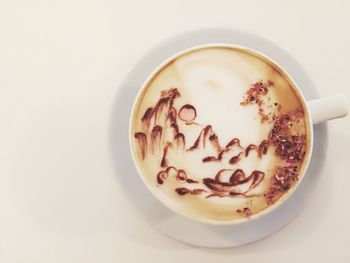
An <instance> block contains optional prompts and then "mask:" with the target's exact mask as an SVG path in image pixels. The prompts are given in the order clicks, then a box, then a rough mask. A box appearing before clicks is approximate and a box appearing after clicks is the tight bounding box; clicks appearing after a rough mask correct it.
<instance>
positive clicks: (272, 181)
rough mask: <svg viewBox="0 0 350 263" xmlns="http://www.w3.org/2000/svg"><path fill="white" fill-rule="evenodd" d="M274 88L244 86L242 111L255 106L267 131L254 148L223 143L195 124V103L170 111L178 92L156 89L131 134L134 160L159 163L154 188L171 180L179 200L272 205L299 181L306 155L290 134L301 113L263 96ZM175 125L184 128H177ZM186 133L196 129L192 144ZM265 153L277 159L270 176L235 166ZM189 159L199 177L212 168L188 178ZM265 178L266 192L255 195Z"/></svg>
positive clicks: (302, 141) (301, 140)
mask: <svg viewBox="0 0 350 263" xmlns="http://www.w3.org/2000/svg"><path fill="white" fill-rule="evenodd" d="M273 86H274V84H273V83H272V82H271V81H269V80H267V81H265V82H263V81H257V82H255V83H253V84H252V85H251V86H250V87H248V89H247V92H246V94H245V96H244V98H243V99H242V101H241V104H240V105H241V107H249V106H250V105H257V109H258V112H257V113H258V115H257V116H258V117H259V118H260V121H261V123H265V122H266V123H269V124H270V126H271V127H272V128H271V131H270V132H269V133H268V136H267V137H266V138H264V139H263V140H262V141H260V142H259V143H258V144H249V145H245V146H243V145H241V142H240V138H236V137H233V138H231V140H229V141H227V142H222V141H220V136H219V135H218V134H216V133H215V127H212V125H211V124H208V123H207V124H203V123H197V122H196V118H197V114H200V112H197V109H196V106H195V105H191V104H184V105H182V106H180V107H175V106H174V105H175V101H176V100H177V99H178V98H179V97H181V94H180V92H179V90H178V89H177V88H169V89H167V90H163V91H161V93H160V97H159V99H158V100H157V102H156V103H155V104H154V105H151V106H150V107H148V108H147V109H146V111H145V112H144V113H143V115H142V118H141V119H140V120H139V121H140V123H141V125H140V126H139V127H141V129H140V131H137V132H135V133H134V134H133V137H134V142H135V144H136V146H137V154H138V156H139V159H140V160H141V161H142V162H146V161H147V158H152V162H154V161H156V162H157V163H158V164H157V165H158V171H157V172H156V173H155V174H154V184H156V185H157V186H158V187H164V186H165V185H166V184H167V181H168V180H169V179H170V178H172V179H175V181H176V184H175V187H173V191H174V192H175V193H176V194H177V195H179V196H181V197H182V198H186V197H189V196H191V197H193V196H195V197H197V198H203V199H208V200H209V199H213V198H220V199H225V198H229V199H230V198H250V199H251V198H254V197H263V198H264V199H265V202H266V204H267V205H271V204H273V203H275V202H276V201H277V200H278V199H279V198H280V197H281V196H282V195H283V194H284V193H285V192H286V191H288V189H290V188H291V187H292V186H293V185H294V184H295V183H296V182H297V180H298V170H299V168H300V165H301V164H302V162H303V159H304V156H305V153H306V136H305V134H300V133H298V134H295V132H294V129H295V127H297V126H298V123H300V121H301V120H302V119H303V117H304V112H303V110H302V109H299V110H294V111H292V112H288V113H283V114H281V105H279V104H278V103H276V102H273V101H271V99H270V97H269V96H268V93H269V89H271V88H273ZM179 124H181V125H179ZM180 126H181V127H186V129H183V130H181V128H180ZM191 130H198V134H197V136H196V138H195V140H192V141H189V140H188V136H187V134H186V131H187V133H188V131H191ZM208 149H210V152H211V153H212V154H210V155H206V156H202V155H201V153H206V154H207V153H208ZM268 150H271V151H273V152H274V153H275V155H276V156H277V157H278V158H279V160H280V163H279V166H277V167H276V169H275V170H274V176H272V177H270V178H268V179H266V178H265V173H266V171H264V170H253V171H251V172H250V173H247V172H246V171H244V169H242V167H240V166H239V165H240V162H242V161H244V160H245V159H247V158H249V156H250V155H252V154H255V155H256V156H257V158H258V159H259V160H261V161H263V159H264V158H265V156H266V154H267V152H268ZM174 153H176V154H177V155H176V156H181V158H182V161H181V162H176V164H175V163H173V161H172V160H173V158H172V156H174ZM172 154H173V155H172ZM190 155H191V157H189V156H190ZM193 156H194V157H193ZM187 157H188V158H187ZM189 158H192V159H193V158H196V159H197V160H196V161H197V162H196V166H200V169H198V173H200V171H201V170H203V169H206V167H209V165H211V164H215V165H216V166H214V167H217V168H215V169H217V170H215V171H213V173H212V174H211V176H208V177H204V178H203V177H201V176H197V175H196V173H195V172H193V171H191V172H190V174H189V172H188V171H187V170H186V167H188V165H183V167H182V166H181V164H182V163H185V162H186V160H187V159H189ZM211 167H213V166H211ZM208 169H209V168H208ZM266 180H268V182H265V184H268V187H267V188H266V191H264V192H263V193H262V192H259V191H256V189H257V188H258V187H259V185H261V184H262V183H264V181H266ZM184 200H185V199H184ZM233 212H234V213H237V214H240V215H241V216H244V217H249V216H250V215H252V213H254V211H253V212H252V211H251V210H250V209H249V207H248V206H245V205H244V206H242V207H240V208H238V209H235V210H234V211H233Z"/></svg>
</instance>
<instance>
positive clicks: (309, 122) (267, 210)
mask: <svg viewBox="0 0 350 263" xmlns="http://www.w3.org/2000/svg"><path fill="white" fill-rule="evenodd" d="M210 47H218V48H220V47H228V48H235V49H241V50H247V51H249V52H252V53H255V54H257V55H259V56H261V57H263V58H264V59H266V60H267V61H269V62H272V63H273V64H274V66H277V67H278V68H279V70H281V71H282V72H283V74H284V75H285V76H286V77H287V78H288V81H289V82H291V83H292V84H293V88H294V89H295V92H296V93H297V95H298V97H299V98H301V102H302V104H303V109H304V114H305V115H306V119H307V130H308V133H309V136H310V138H309V140H308V144H309V146H308V151H307V154H306V155H305V157H304V158H305V159H306V162H304V163H303V167H302V173H300V174H299V176H298V181H297V182H296V183H295V184H294V185H293V186H292V188H290V189H288V191H287V192H286V193H285V194H283V195H282V196H281V197H280V198H279V199H278V200H277V201H276V202H275V203H273V204H271V205H269V206H267V207H266V208H264V209H263V210H261V211H259V212H257V213H256V214H253V215H251V216H249V217H242V218H238V219H237V218H236V219H232V220H213V219H207V218H200V217H195V216H191V215H189V214H186V213H185V212H182V211H179V210H177V209H176V208H175V207H174V206H172V205H170V204H169V202H168V201H167V199H166V198H165V197H163V196H162V195H161V194H160V193H158V192H157V191H156V190H155V189H154V188H153V187H152V186H151V185H150V184H149V183H148V182H147V181H146V179H145V178H144V176H143V172H142V169H141V168H140V167H139V165H138V163H137V161H136V157H135V154H134V150H133V142H132V140H133V136H132V125H133V124H132V120H133V116H134V114H135V108H136V106H137V103H138V101H139V98H140V96H141V95H142V93H143V91H144V89H145V88H146V87H147V85H148V84H149V82H150V81H151V80H152V79H153V78H154V76H155V75H156V74H157V73H158V72H159V71H160V70H162V69H163V68H164V67H165V66H166V65H167V64H168V63H169V62H171V61H172V60H174V59H176V58H177V57H179V56H182V55H185V54H186V53H190V52H192V51H195V50H200V49H204V48H210ZM286 52H288V51H286ZM128 133H129V148H130V152H131V157H132V160H133V163H134V165H135V167H136V170H137V173H138V175H139V177H141V180H142V182H143V184H144V185H145V186H146V188H147V189H148V190H149V191H150V192H151V193H152V195H153V196H154V197H155V198H156V199H157V200H158V201H159V202H161V203H162V204H163V205H164V206H166V207H167V208H168V209H170V210H171V211H172V212H174V213H176V214H178V215H181V216H183V217H185V218H188V219H190V220H193V221H196V222H200V223H205V224H210V225H226V226H227V225H237V224H242V223H247V222H251V221H255V220H257V219H259V218H262V217H264V216H265V215H267V214H269V213H271V212H272V211H274V210H275V209H277V208H278V207H279V206H281V205H282V204H283V203H285V201H287V199H288V198H289V197H290V196H291V195H292V194H293V193H294V192H295V190H296V189H297V188H298V187H299V185H300V184H301V182H302V180H303V178H304V177H305V174H306V172H307V169H308V167H309V164H310V161H311V157H312V151H313V145H314V134H313V124H312V119H311V115H310V112H309V109H308V106H307V100H306V99H305V97H304V95H303V93H302V92H301V90H300V87H299V85H298V84H297V83H296V82H295V80H294V79H293V78H292V77H291V76H290V74H289V73H288V72H287V71H286V70H285V69H284V68H283V67H282V66H281V65H280V64H279V63H277V62H276V61H275V60H274V59H272V58H270V57H269V56H267V55H265V54H263V53H261V52H260V51H257V50H256V49H253V48H250V47H247V46H244V45H238V44H233V43H221V42H215V43H205V44H200V45H194V46H191V47H189V48H185V49H182V50H181V51H179V52H176V53H175V54H173V55H171V56H168V57H167V58H166V59H164V60H162V62H161V63H160V64H158V66H156V67H155V69H154V70H153V71H151V73H150V74H148V77H147V78H146V79H145V81H144V82H143V83H142V85H141V87H140V88H139V90H138V92H137V94H136V96H135V98H134V102H133V105H132V108H131V112H130V118H129V127H128Z"/></svg>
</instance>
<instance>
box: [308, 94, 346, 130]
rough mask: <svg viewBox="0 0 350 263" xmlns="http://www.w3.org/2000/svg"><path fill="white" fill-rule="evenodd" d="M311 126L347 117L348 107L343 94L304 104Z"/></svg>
mask: <svg viewBox="0 0 350 263" xmlns="http://www.w3.org/2000/svg"><path fill="white" fill-rule="evenodd" d="M306 105H307V108H308V110H309V113H310V116H311V120H312V124H318V123H321V122H324V121H329V120H333V119H337V118H342V117H345V116H346V115H348V111H349V105H348V102H347V100H346V98H345V96H344V95H343V94H335V95H332V96H329V97H325V98H321V99H316V100H309V101H307V102H306Z"/></svg>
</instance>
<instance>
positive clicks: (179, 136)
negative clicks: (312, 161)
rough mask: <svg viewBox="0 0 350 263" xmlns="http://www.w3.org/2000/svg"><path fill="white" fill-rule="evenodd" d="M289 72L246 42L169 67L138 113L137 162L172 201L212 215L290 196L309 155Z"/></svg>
mask: <svg viewBox="0 0 350 263" xmlns="http://www.w3.org/2000/svg"><path fill="white" fill-rule="evenodd" d="M300 96H301V95H300V94H299V93H298V91H297V89H296V88H295V86H294V84H293V82H292V81H291V80H290V79H289V77H288V76H287V75H286V74H285V73H284V72H283V71H282V70H281V69H280V68H279V67H278V66H277V65H276V64H274V63H273V62H272V61H270V60H269V59H267V58H266V57H264V56H262V55H260V54H258V53H255V52H253V51H251V50H248V49H244V48H233V47H226V46H212V47H204V48H197V49H193V50H191V51H188V52H184V53H182V54H180V55H178V56H177V57H175V58H174V59H172V60H170V61H169V62H168V63H166V64H165V65H163V66H162V67H161V68H160V69H159V70H158V71H157V72H156V73H155V74H154V75H153V76H152V78H151V79H150V80H148V81H147V82H146V84H145V86H144V88H143V90H142V91H141V93H140V94H139V96H138V98H137V100H136V102H135V107H134V111H133V114H132V118H131V145H132V154H133V156H134V159H135V163H136V166H137V168H138V170H139V172H140V174H141V176H142V178H143V180H144V181H145V182H146V184H147V185H148V187H149V188H150V190H151V191H152V192H153V193H156V194H157V195H158V196H160V199H161V201H162V202H164V203H165V204H166V205H167V206H169V207H170V208H172V209H174V210H176V211H177V212H179V213H180V214H183V215H186V216H188V217H191V218H195V219H200V220H203V221H213V222H214V221H226V222H232V221H236V220H239V219H243V218H247V217H248V218H249V217H253V216H254V215H257V214H258V213H260V212H261V211H263V210H265V209H267V208H269V207H272V206H273V205H274V204H276V203H277V202H279V201H281V200H283V198H284V197H285V196H286V194H287V193H288V192H289V191H291V190H292V189H293V186H294V185H295V184H296V183H297V182H298V181H299V180H300V179H301V178H300V176H299V175H300V174H303V171H304V166H305V164H306V160H307V159H308V156H309V148H310V147H309V146H310V142H309V141H310V135H309V130H310V127H309V124H308V119H307V118H308V117H307V116H306V111H305V105H304V104H303V100H302V98H301V97H300Z"/></svg>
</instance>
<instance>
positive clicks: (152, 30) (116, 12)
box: [0, 0, 350, 263]
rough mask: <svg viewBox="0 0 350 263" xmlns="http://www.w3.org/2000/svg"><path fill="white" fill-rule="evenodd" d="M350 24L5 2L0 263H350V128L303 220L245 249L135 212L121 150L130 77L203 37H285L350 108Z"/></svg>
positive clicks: (234, 6) (310, 17)
mask: <svg viewBox="0 0 350 263" xmlns="http://www.w3.org/2000/svg"><path fill="white" fill-rule="evenodd" d="M349 13H350V2H349V1H347V0H343V1H335V0H333V1H330V0H329V1H326V0H310V1H296V0H294V1H272V0H265V1H222V0H215V1H204V0H201V1H188V0H187V1H175V0H174V1H165V0H159V1H155V0H152V1H151V0H149V1H132V0H128V1H118V0H114V1H112V0H110V1H90V0H84V1H83V0H80V1H24V0H23V1H4V0H0V262H1V263H12V262H25V263H32V262H33V263H39V262H45V263H46V262H60V263H61V262H65V263H69V262H84V263H88V262H103V263H109V262H163V261H164V262H177V263H178V262H199V261H200V262H223V263H224V262H282V261H283V262H293V263H294V262H299V261H300V262H306V259H308V260H309V261H310V262H316V261H317V262H350V249H349V244H350V205H349V201H350V197H349V185H350V172H349V168H348V167H349V161H350V154H349V147H350V123H349V118H346V119H342V120H336V121H333V122H332V123H330V125H329V137H330V143H329V147H328V159H327V160H326V165H325V166H326V170H327V171H326V172H327V175H326V176H323V177H322V180H319V181H318V185H317V186H316V187H315V190H314V193H313V194H312V195H311V196H312V198H311V199H310V200H308V201H307V205H306V207H305V209H304V210H303V212H302V213H301V215H300V216H299V217H298V218H297V219H296V220H295V221H294V222H293V223H291V224H290V225H288V226H287V227H285V228H284V229H283V230H282V231H280V232H278V233H277V234H275V235H273V236H271V237H269V238H267V239H265V240H263V241H260V242H258V243H255V244H252V245H248V246H245V247H241V248H235V249H221V250H214V249H199V248H193V247H190V246H187V245H184V244H181V243H179V242H177V241H173V240H171V239H169V238H167V237H165V236H163V235H162V234H160V233H158V232H156V231H155V230H154V229H152V228H151V227H150V226H149V225H148V224H147V223H146V222H144V221H143V220H142V219H141V218H140V217H139V214H138V213H137V211H134V209H132V208H131V207H129V206H128V205H127V202H126V200H125V196H124V195H123V194H122V191H123V189H120V185H119V184H118V180H116V176H117V175H116V171H115V170H114V168H113V160H112V159H111V156H110V155H111V154H110V150H109V145H108V143H109V140H108V133H109V126H110V117H111V111H112V107H113V103H114V101H115V97H116V95H117V89H118V84H119V83H120V81H121V80H122V78H123V77H124V76H125V74H126V73H127V72H128V70H129V69H130V68H131V67H132V66H133V64H134V63H136V61H137V60H138V59H139V58H140V56H141V55H142V54H144V53H145V52H147V50H149V49H150V48H152V47H153V46H154V45H156V44H157V43H159V42H160V41H162V40H165V39H166V38H167V37H170V36H173V35H175V34H179V33H182V32H185V31H188V30H192V29H197V28H205V27H214V26H223V27H234V28H238V29H243V30H249V31H251V32H256V33H258V34H260V35H263V36H266V37H268V38H271V39H273V40H275V41H276V42H277V43H279V44H280V45H282V46H284V47H286V48H287V49H288V50H289V51H290V53H291V54H292V55H294V56H295V57H296V59H297V60H298V61H299V62H300V63H301V64H303V65H304V67H305V68H306V69H307V71H308V72H309V73H310V75H311V77H312V78H313V80H314V82H315V83H316V85H317V86H318V88H319V89H320V91H321V94H322V95H329V94H332V93H335V92H342V93H344V94H345V95H346V96H347V97H348V98H350V83H349V77H350V15H349ZM118 176H120V175H118ZM125 176H128V175H127V174H126V175H125Z"/></svg>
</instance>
